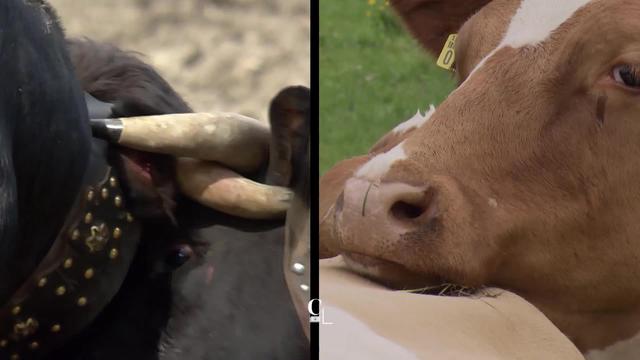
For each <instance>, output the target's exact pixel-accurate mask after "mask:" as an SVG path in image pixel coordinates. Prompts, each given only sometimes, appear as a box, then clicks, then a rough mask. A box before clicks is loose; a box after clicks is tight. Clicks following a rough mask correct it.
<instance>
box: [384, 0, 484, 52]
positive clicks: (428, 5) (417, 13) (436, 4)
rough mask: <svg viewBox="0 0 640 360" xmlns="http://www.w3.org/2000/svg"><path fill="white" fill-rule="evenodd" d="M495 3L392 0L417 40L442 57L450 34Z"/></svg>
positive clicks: (470, 0) (471, 0)
mask: <svg viewBox="0 0 640 360" xmlns="http://www.w3.org/2000/svg"><path fill="white" fill-rule="evenodd" d="M489 2H491V0H391V5H392V6H393V7H394V9H395V10H396V12H397V13H398V15H400V17H401V18H402V19H403V21H404V23H405V24H406V26H407V28H408V29H409V31H410V32H411V34H413V36H414V37H415V38H416V39H417V40H418V41H419V42H420V44H422V46H424V47H425V48H426V49H427V50H428V51H429V52H430V53H431V54H433V55H434V56H438V55H439V54H440V52H441V50H442V47H443V45H444V43H445V41H446V39H447V37H448V36H449V34H452V33H457V31H458V29H459V28H460V27H461V26H462V24H464V22H465V21H466V20H467V19H469V18H470V17H471V15H473V14H475V13H476V12H477V11H478V10H480V9H481V8H482V7H483V6H485V5H486V4H488V3H489Z"/></svg>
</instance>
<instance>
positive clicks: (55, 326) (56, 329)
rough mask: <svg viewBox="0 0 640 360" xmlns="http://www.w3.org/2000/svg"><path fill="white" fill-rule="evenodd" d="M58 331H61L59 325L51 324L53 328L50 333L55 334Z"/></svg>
mask: <svg viewBox="0 0 640 360" xmlns="http://www.w3.org/2000/svg"><path fill="white" fill-rule="evenodd" d="M60 329H61V327H60V324H53V326H52V327H51V332H52V333H57V332H60Z"/></svg>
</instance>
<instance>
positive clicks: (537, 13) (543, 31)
mask: <svg viewBox="0 0 640 360" xmlns="http://www.w3.org/2000/svg"><path fill="white" fill-rule="evenodd" d="M591 1H592V0H522V1H521V2H520V7H519V8H518V10H517V11H516V13H515V15H514V16H513V18H511V22H510V23H509V28H508V29H507V33H506V34H505V36H504V37H503V38H502V41H501V42H500V44H499V45H498V46H497V47H496V48H495V49H493V50H492V51H491V52H490V53H489V54H488V55H487V56H485V57H484V58H483V59H482V60H481V61H480V62H479V63H478V65H476V67H475V68H474V69H473V71H471V74H470V75H469V77H468V78H470V77H471V75H472V74H473V73H474V72H475V71H476V70H477V69H479V68H480V67H482V65H484V63H485V62H486V61H487V59H489V58H490V57H492V56H493V54H495V53H496V52H497V51H498V50H500V49H502V48H504V47H507V46H509V47H513V48H519V47H523V46H527V45H536V44H539V43H541V42H543V41H544V40H546V39H547V38H548V37H549V36H550V35H551V33H553V31H554V30H556V29H557V28H558V27H560V25H562V24H563V23H564V22H565V21H567V20H569V19H570V18H571V16H573V14H574V13H575V12H576V11H578V10H579V9H580V8H582V7H583V6H585V5H587V4H588V3H590V2H591ZM468 78H467V79H468Z"/></svg>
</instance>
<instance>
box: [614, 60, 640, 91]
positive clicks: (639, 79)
mask: <svg viewBox="0 0 640 360" xmlns="http://www.w3.org/2000/svg"><path fill="white" fill-rule="evenodd" d="M613 79H614V80H615V81H616V82H618V83H620V84H622V85H624V86H626V87H629V88H632V89H636V90H640V73H639V72H638V70H637V69H636V68H634V67H632V66H630V65H619V66H616V67H615V68H613Z"/></svg>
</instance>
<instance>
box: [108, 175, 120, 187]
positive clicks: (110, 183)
mask: <svg viewBox="0 0 640 360" xmlns="http://www.w3.org/2000/svg"><path fill="white" fill-rule="evenodd" d="M109 185H111V187H116V186H118V180H116V178H114V177H111V178H109Z"/></svg>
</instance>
